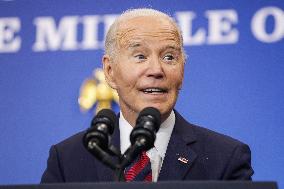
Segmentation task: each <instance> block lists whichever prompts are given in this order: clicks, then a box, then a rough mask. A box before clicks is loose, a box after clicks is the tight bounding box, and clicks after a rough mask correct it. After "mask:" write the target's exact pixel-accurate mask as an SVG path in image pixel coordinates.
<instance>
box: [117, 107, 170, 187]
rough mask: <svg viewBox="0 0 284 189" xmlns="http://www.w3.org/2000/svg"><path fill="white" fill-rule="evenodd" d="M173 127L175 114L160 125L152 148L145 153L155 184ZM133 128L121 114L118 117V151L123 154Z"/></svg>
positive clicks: (128, 144) (128, 143)
mask: <svg viewBox="0 0 284 189" xmlns="http://www.w3.org/2000/svg"><path fill="white" fill-rule="evenodd" d="M174 125H175V113H174V111H172V112H171V114H170V116H169V117H168V118H167V119H166V120H165V121H164V122H163V123H162V124H161V126H160V129H159V131H158V132H157V135H156V141H155V143H154V147H153V148H151V149H150V150H148V151H147V152H146V153H147V155H148V157H149V158H150V161H151V169H152V181H153V182H157V180H158V177H159V173H160V170H161V168H162V163H163V160H164V158H165V155H166V151H167V147H168V143H169V141H170V138H171V134H172V131H173V128H174ZM132 129H133V127H132V126H131V125H130V124H129V123H128V122H127V121H126V119H125V118H124V116H123V114H122V112H120V117H119V130H120V150H121V153H122V154H123V153H124V152H125V151H126V150H127V148H128V147H129V146H130V144H131V143H130V139H129V136H130V133H131V131H132Z"/></svg>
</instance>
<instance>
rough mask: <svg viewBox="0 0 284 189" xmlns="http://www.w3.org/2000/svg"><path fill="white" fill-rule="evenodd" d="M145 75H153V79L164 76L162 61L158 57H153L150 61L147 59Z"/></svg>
mask: <svg viewBox="0 0 284 189" xmlns="http://www.w3.org/2000/svg"><path fill="white" fill-rule="evenodd" d="M147 76H148V77H154V78H155V79H162V78H164V76H165V74H164V69H163V65H162V62H161V61H160V60H159V57H153V58H152V59H151V61H149V66H148V70H147Z"/></svg>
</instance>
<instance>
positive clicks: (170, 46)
mask: <svg viewBox="0 0 284 189" xmlns="http://www.w3.org/2000/svg"><path fill="white" fill-rule="evenodd" d="M166 49H172V50H176V51H180V50H181V47H178V46H176V45H167V46H165V47H163V48H162V51H164V50H166Z"/></svg>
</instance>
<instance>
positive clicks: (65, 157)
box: [41, 112, 253, 183]
mask: <svg viewBox="0 0 284 189" xmlns="http://www.w3.org/2000/svg"><path fill="white" fill-rule="evenodd" d="M175 114H176V122H175V126H174V129H173V133H172V136H171V139H170V142H169V144H168V148H167V152H166V156H165V159H164V161H163V165H162V169H161V172H160V175H159V178H158V181H164V180H251V176H252V174H253V170H252V167H251V154H250V149H249V147H248V146H247V145H246V144H243V143H241V142H240V141H238V140H235V139H233V138H231V137H228V136H225V135H222V134H218V133H216V132H213V131H210V130H208V129H205V128H202V127H199V126H195V125H192V124H190V123H188V122H187V121H186V120H184V119H183V117H182V116H181V115H179V114H178V113H177V112H175ZM83 135H84V132H81V133H78V134H76V135H74V136H72V137H70V138H68V139H66V140H65V141H63V142H61V143H59V144H56V145H54V146H52V147H51V149H50V155H49V158H48V162H47V168H46V170H45V172H44V174H43V176H42V179H41V182H42V183H49V182H105V181H113V180H114V173H113V171H112V170H111V169H110V168H108V167H106V166H105V165H103V164H102V163H101V162H99V161H98V160H97V159H96V158H95V157H93V156H92V155H91V154H90V153H89V152H88V151H87V150H86V149H85V148H84V146H83V143H82V137H83ZM119 136H120V135H119V129H116V131H115V132H114V135H113V139H112V143H113V144H114V145H115V146H117V147H120V139H119ZM180 157H181V158H185V159H187V160H188V161H187V163H184V162H182V161H180V160H178V159H179V158H180Z"/></svg>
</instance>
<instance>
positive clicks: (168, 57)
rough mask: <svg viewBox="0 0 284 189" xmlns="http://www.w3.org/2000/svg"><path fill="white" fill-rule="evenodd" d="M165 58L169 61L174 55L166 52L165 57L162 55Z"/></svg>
mask: <svg viewBox="0 0 284 189" xmlns="http://www.w3.org/2000/svg"><path fill="white" fill-rule="evenodd" d="M164 59H165V60H167V61H171V60H174V59H175V57H174V56H173V55H170V54H167V55H166V56H165V57H164Z"/></svg>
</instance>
